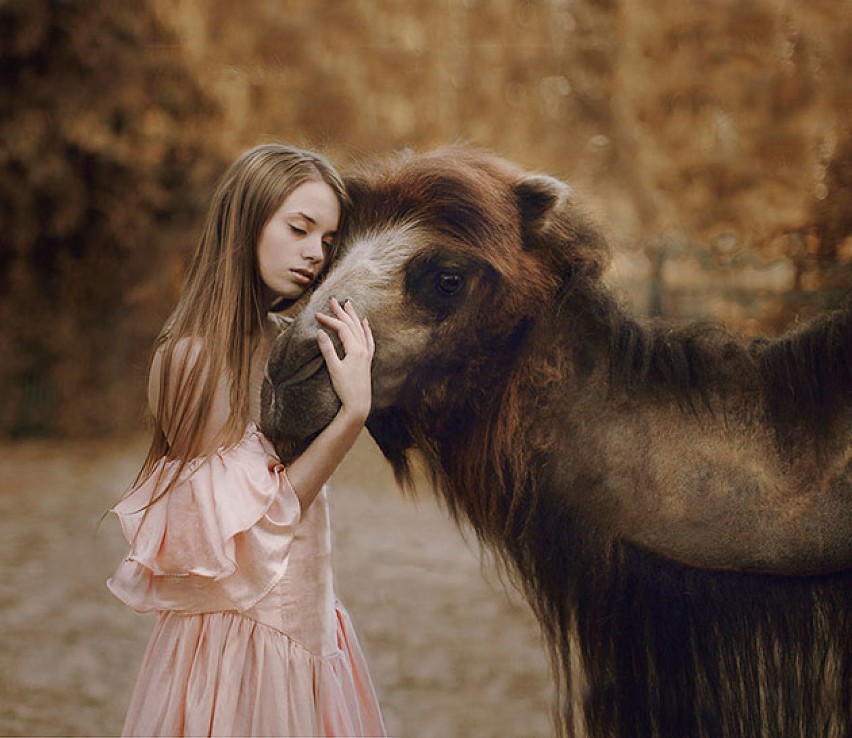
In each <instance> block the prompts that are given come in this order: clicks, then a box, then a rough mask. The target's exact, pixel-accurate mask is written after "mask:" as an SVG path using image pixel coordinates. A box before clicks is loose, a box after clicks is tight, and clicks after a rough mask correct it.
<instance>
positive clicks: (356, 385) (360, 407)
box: [287, 300, 375, 512]
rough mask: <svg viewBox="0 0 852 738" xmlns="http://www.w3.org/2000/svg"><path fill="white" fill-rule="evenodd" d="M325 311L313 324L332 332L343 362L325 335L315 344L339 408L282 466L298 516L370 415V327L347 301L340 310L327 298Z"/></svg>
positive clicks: (321, 334)
mask: <svg viewBox="0 0 852 738" xmlns="http://www.w3.org/2000/svg"><path fill="white" fill-rule="evenodd" d="M331 311H332V313H334V316H333V317H331V316H328V315H323V314H321V313H320V314H317V320H318V321H319V322H320V323H322V324H323V325H325V326H327V327H329V328H333V329H334V330H336V331H337V335H338V336H339V337H340V341H341V343H342V344H343V350H344V357H343V359H340V358H338V356H337V352H336V351H335V349H334V344H333V343H332V341H331V338H329V336H328V334H327V333H326V332H325V331H323V330H320V331H319V333H318V335H317V341H318V342H319V347H320V351H321V352H322V355H323V358H324V359H325V363H326V366H327V367H328V373H329V376H330V377H331V382H332V385H333V386H334V391H335V392H336V393H337V396H338V397H339V398H340V402H341V407H340V410H339V411H338V413H337V415H336V416H335V417H334V419H333V420H332V421H331V423H329V424H328V425H327V426H326V427H325V428H324V429H323V431H322V432H321V433H320V434H319V435H318V436H317V437H316V438H315V439H314V441H313V443H311V445H310V446H308V447H307V448H306V449H305V451H304V452H303V453H302V455H301V456H299V457H298V458H297V459H296V460H295V461H293V462H292V463H291V464H290V466H289V467H287V476H288V478H289V480H290V484H291V485H292V486H293V489H294V490H295V491H296V495H297V497H298V498H299V502H300V503H301V506H302V512H304V511H306V510H307V509H308V507H310V505H311V503H312V502H313V501H314V498H315V497H316V496H317V493H318V492H319V491H320V489H321V488H322V486H323V484H325V483H326V481H327V480H328V478H329V477H330V476H331V475H332V474H333V473H334V470H335V469H337V466H338V465H339V464H340V462H341V461H342V460H343V457H344V456H346V454H347V453H348V452H349V450H350V449H351V448H352V445H353V444H354V443H355V439H356V438H358V434H359V433H360V432H361V429H362V428H363V427H364V422H365V421H366V420H367V415H369V413H370V402H371V387H370V365H371V363H372V361H373V352H374V351H375V343H374V342H373V334H372V332H371V331H370V325H369V323H368V322H367V319H366V318H365V319H363V320H361V319H359V318H358V316H357V314H356V313H355V309H354V308H353V307H352V303H349V302H347V303H346V306H345V307H341V306H340V304H339V303H338V302H337V301H336V300H332V301H331Z"/></svg>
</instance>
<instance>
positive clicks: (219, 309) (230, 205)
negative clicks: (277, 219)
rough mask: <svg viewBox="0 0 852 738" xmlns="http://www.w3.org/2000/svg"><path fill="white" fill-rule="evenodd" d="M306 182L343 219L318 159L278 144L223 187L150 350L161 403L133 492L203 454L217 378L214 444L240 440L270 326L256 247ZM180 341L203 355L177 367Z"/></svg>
mask: <svg viewBox="0 0 852 738" xmlns="http://www.w3.org/2000/svg"><path fill="white" fill-rule="evenodd" d="M309 181H319V182H324V183H325V184H327V185H328V186H329V187H331V189H332V190H333V192H334V193H335V195H336V196H337V199H338V201H339V202H340V211H341V218H343V217H344V214H345V213H346V210H347V208H348V205H349V198H348V196H347V194H346V190H345V187H344V185H343V181H342V179H341V178H340V175H339V174H338V173H337V172H336V171H335V169H334V167H332V165H331V164H330V163H329V162H328V161H327V160H326V159H325V158H324V157H323V156H321V155H319V154H316V153H314V152H310V151H303V150H301V149H297V148H295V147H292V146H287V145H284V144H263V145H260V146H256V147H255V148H252V149H249V150H248V151H246V152H245V153H243V154H242V155H241V156H240V157H239V158H238V159H237V160H236V161H235V162H234V163H233V164H232V165H231V166H230V168H229V169H228V170H227V171H226V172H225V174H224V176H223V177H222V179H221V181H220V182H219V185H218V187H217V188H216V191H215V193H214V195H213V200H212V202H211V204H210V209H209V212H208V214H207V219H206V222H205V225H204V230H203V233H202V236H201V239H200V241H199V243H198V247H197V248H196V250H195V253H194V255H193V257H192V260H191V262H190V264H189V269H188V271H187V274H186V278H185V281H184V285H183V289H182V292H181V296H180V299H179V301H178V304H177V306H176V307H175V309H174V312H172V314H171V316H170V317H169V319H168V320H167V321H166V323H165V325H164V327H163V329H162V331H161V332H160V335H159V336H158V338H157V340H156V342H155V343H154V348H153V351H152V363H153V359H154V356H155V355H156V354H157V352H161V354H162V356H161V364H160V366H161V369H160V377H159V379H160V392H159V400H158V407H157V408H156V410H155V412H154V413H153V415H154V418H153V420H154V422H153V437H152V439H151V445H150V448H149V450H148V454H147V456H146V458H145V461H144V462H143V465H142V468H141V469H140V470H139V474H138V475H137V477H136V480H135V482H134V486H136V484H138V483H139V482H140V481H142V480H144V479H147V478H148V477H149V476H150V475H151V473H152V472H153V471H154V469H155V468H156V466H157V463H158V461H159V460H160V459H161V458H164V457H165V458H166V459H169V460H176V461H178V462H179V468H178V469H177V471H176V472H175V473H174V475H169V476H170V480H171V482H172V483H173V482H175V481H177V478H178V476H179V474H180V472H181V471H182V469H183V467H184V466H185V465H186V464H187V463H188V462H189V460H190V459H192V458H195V457H196V456H199V455H200V454H201V452H202V449H201V448H200V444H201V436H202V431H203V430H204V427H205V423H206V421H207V419H208V416H209V414H210V409H211V405H212V403H213V397H214V394H215V391H216V387H217V383H218V382H220V381H221V378H222V377H227V378H228V381H229V385H230V386H229V393H230V408H231V411H230V415H229V418H228V421H227V422H226V424H225V426H224V427H223V428H222V430H221V432H220V434H219V438H218V440H219V442H220V443H219V445H220V446H229V445H233V444H235V443H236V442H237V441H239V439H240V438H241V437H242V435H243V433H244V432H245V428H246V425H247V424H248V420H249V417H248V416H249V389H250V386H249V385H250V374H251V367H252V354H253V352H254V351H255V349H256V348H257V345H258V342H259V340H260V337H261V335H262V331H263V327H264V324H265V321H266V307H265V306H264V305H263V303H262V301H261V288H262V281H261V278H260V274H259V272H258V267H257V255H256V252H257V243H258V240H259V239H260V235H261V232H262V231H263V228H264V226H265V225H266V224H267V222H268V221H269V219H270V218H271V217H272V215H273V214H274V213H275V211H276V210H277V209H278V208H279V207H280V206H281V204H282V203H283V202H284V200H286V199H287V197H289V195H290V194H291V193H292V192H293V191H294V190H295V189H296V188H297V187H299V186H300V185H302V184H304V183H305V182H309ZM340 225H342V223H341V224H340ZM333 250H334V246H332V249H331V250H330V252H329V253H328V257H327V259H326V265H327V264H329V263H330V262H331V261H332V260H333V258H334V253H333ZM183 339H190V340H191V341H193V343H194V344H195V345H196V346H198V347H200V351H199V353H198V356H197V358H196V357H193V360H192V361H189V360H186V361H176V359H177V358H178V357H177V356H176V355H175V348H176V346H177V345H178V343H179V342H180V341H181V340H183ZM166 430H168V437H167V435H166ZM169 438H171V441H170V440H169ZM172 483H170V484H168V486H167V489H165V490H162V491H161V494H160V495H158V498H159V497H160V496H162V494H165V492H167V491H168V489H169V488H170V487H171V486H173V485H172ZM158 486H159V485H158ZM152 501H153V500H152Z"/></svg>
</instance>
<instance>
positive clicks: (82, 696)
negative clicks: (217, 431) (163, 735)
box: [0, 435, 552, 738]
mask: <svg viewBox="0 0 852 738" xmlns="http://www.w3.org/2000/svg"><path fill="white" fill-rule="evenodd" d="M142 451H143V447H142V444H141V443H134V444H130V445H127V444H122V445H118V444H113V445H110V444H103V443H100V444H93V443H65V444H62V445H56V444H48V443H34V442H27V443H23V444H18V445H8V446H0V734H2V735H18V736H20V735H24V736H36V735H38V736H60V735H61V736H72V735H90V736H92V735H97V736H107V735H116V734H117V733H118V732H119V731H120V730H121V723H122V719H123V714H124V709H125V705H126V702H127V700H128V697H129V693H130V689H131V687H132V684H133V681H134V679H135V675H136V670H137V668H138V666H139V663H140V660H141V656H142V652H143V649H144V647H145V643H146V641H147V638H148V635H149V633H150V631H151V628H152V626H153V619H152V616H145V615H138V614H135V613H133V612H131V611H130V610H128V609H127V608H126V607H125V606H124V605H122V604H121V603H120V602H119V601H118V600H116V599H115V598H113V597H112V595H110V594H109V592H108V591H107V589H106V587H105V586H104V581H105V580H106V579H107V578H108V577H109V575H110V574H111V572H112V570H113V568H114V567H115V565H116V564H117V562H118V561H119V559H120V558H121V556H122V555H123V554H124V551H125V545H124V542H123V539H122V538H121V534H120V532H119V530H118V525H117V523H116V522H115V521H114V520H113V519H111V518H110V519H107V520H106V521H105V522H104V523H103V525H102V526H101V528H100V530H99V531H98V532H96V531H95V527H96V525H97V522H98V518H99V516H100V515H101V513H102V512H103V510H105V509H106V508H107V507H108V506H109V504H110V503H111V502H112V501H114V500H115V499H116V497H117V496H118V495H119V494H120V493H121V491H122V489H123V488H124V486H125V485H126V484H127V483H128V482H129V480H130V479H131V478H132V476H133V474H134V472H135V469H136V465H137V464H138V462H139V461H140V460H141V457H142ZM425 492H426V490H425V489H424V494H422V499H421V500H420V501H419V502H418V503H416V504H415V503H414V502H412V501H410V500H406V499H403V498H402V496H401V494H400V493H399V492H398V491H397V489H396V487H395V486H394V483H393V480H392V477H391V475H390V471H389V469H388V468H387V465H386V464H385V463H384V461H383V460H382V459H381V457H380V456H379V454H378V451H377V450H376V448H375V446H374V445H373V443H372V441H370V440H369V438H368V437H366V435H365V436H364V437H363V438H362V439H360V440H359V443H358V445H357V446H356V448H355V450H354V451H353V453H352V454H351V455H350V457H349V458H348V459H347V460H346V462H345V463H344V466H343V467H341V469H340V470H339V472H338V474H337V475H336V477H335V479H334V480H333V482H332V516H333V521H334V545H335V566H336V578H337V590H338V595H339V596H340V598H341V599H342V600H343V602H344V603H345V604H346V606H347V608H348V609H349V611H350V614H351V615H352V618H353V620H354V622H355V625H356V628H357V630H358V633H359V637H360V639H361V642H362V645H363V646H364V649H365V651H366V653H367V657H368V659H369V662H370V666H371V671H372V674H373V679H374V681H375V683H376V688H377V691H378V693H379V698H380V700H381V703H382V707H383V711H384V714H385V720H386V724H387V728H388V732H389V733H390V734H391V735H394V736H406V737H407V738H455V737H456V736H474V737H477V738H478V737H483V738H487V737H488V736H501V737H511V736H523V737H524V738H536V737H538V736H548V735H550V733H551V729H550V709H551V699H552V692H551V680H550V677H549V673H548V665H547V658H546V656H545V653H544V649H543V647H542V644H541V639H540V637H539V633H538V629H537V627H536V625H535V622H534V620H533V618H532V615H531V614H530V612H529V609H528V608H527V606H526V605H525V604H523V602H522V601H521V600H520V598H519V597H518V595H517V594H514V593H511V592H507V591H506V588H505V587H504V586H503V584H502V583H501V581H500V580H499V578H498V577H497V575H496V574H495V572H494V570H493V569H492V568H491V567H490V566H489V565H487V564H486V565H483V564H482V563H481V560H480V556H479V553H478V550H477V548H476V546H475V544H473V543H470V542H466V541H465V540H464V539H463V538H462V536H461V535H460V534H459V532H458V530H457V529H456V528H455V526H454V525H453V524H451V523H450V522H449V521H448V520H447V518H446V516H445V515H444V514H443V513H442V512H441V511H440V510H439V509H438V508H437V506H436V505H435V503H434V502H433V500H432V498H431V495H429V494H425Z"/></svg>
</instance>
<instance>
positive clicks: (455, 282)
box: [436, 272, 464, 295]
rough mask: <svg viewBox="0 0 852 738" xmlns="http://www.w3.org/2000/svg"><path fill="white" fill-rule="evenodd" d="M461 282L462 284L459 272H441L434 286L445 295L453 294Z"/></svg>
mask: <svg viewBox="0 0 852 738" xmlns="http://www.w3.org/2000/svg"><path fill="white" fill-rule="evenodd" d="M462 284H464V279H463V278H462V276H461V274H456V273H455V272H441V273H440V274H439V275H438V280H437V284H436V287H437V288H438V291H439V292H442V293H443V294H445V295H454V294H456V292H458V291H459V290H460V289H461V287H462Z"/></svg>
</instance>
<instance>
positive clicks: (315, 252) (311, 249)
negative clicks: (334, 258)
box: [302, 237, 325, 262]
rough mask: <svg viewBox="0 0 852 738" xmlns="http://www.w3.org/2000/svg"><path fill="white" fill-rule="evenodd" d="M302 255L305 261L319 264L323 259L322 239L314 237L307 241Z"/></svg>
mask: <svg viewBox="0 0 852 738" xmlns="http://www.w3.org/2000/svg"><path fill="white" fill-rule="evenodd" d="M302 254H303V256H304V257H305V258H306V259H310V260H311V261H315V262H320V261H322V260H323V259H325V247H324V246H323V243H322V238H321V237H316V238H309V239H307V241H306V242H305V248H304V250H303V252H302Z"/></svg>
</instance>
